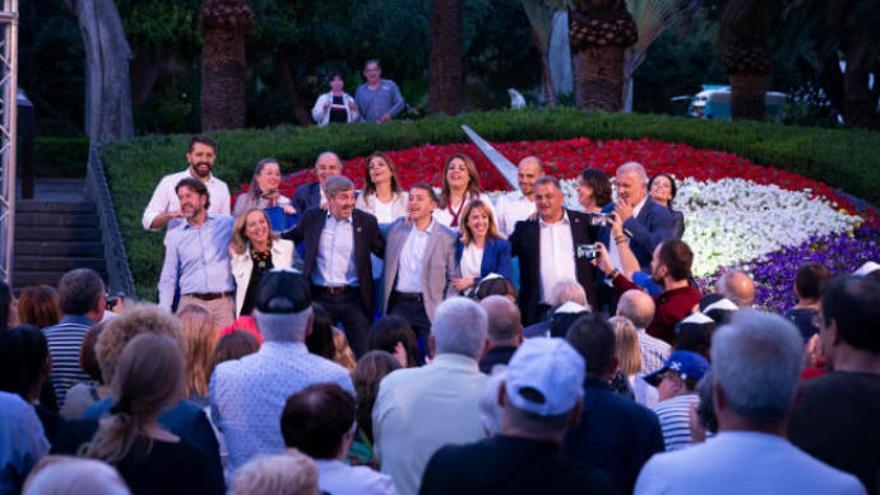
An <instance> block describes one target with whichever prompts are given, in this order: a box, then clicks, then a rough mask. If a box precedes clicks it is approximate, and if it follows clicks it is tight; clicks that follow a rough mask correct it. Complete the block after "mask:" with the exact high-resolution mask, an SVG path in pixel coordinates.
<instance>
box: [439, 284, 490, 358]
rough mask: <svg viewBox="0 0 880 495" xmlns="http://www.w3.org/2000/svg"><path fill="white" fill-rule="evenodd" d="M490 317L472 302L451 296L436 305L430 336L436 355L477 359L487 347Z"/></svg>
mask: <svg viewBox="0 0 880 495" xmlns="http://www.w3.org/2000/svg"><path fill="white" fill-rule="evenodd" d="M488 327H489V317H488V315H486V310H485V309H483V307H482V306H480V305H479V304H477V303H476V302H474V301H473V300H471V299H467V298H464V297H453V298H451V299H447V300H445V301H443V302H442V303H440V305H439V306H437V311H436V312H435V313H434V321H433V323H432V325H431V335H432V336H433V337H434V343H435V344H436V346H437V348H436V353H437V354H446V353H449V354H463V355H465V356H469V357H472V358H474V359H478V358H479V357H480V353H482V352H483V346H484V345H485V344H486V335H487V332H488Z"/></svg>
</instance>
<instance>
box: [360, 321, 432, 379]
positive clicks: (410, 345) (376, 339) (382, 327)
mask: <svg viewBox="0 0 880 495" xmlns="http://www.w3.org/2000/svg"><path fill="white" fill-rule="evenodd" d="M370 350H371V351H375V350H378V351H385V352H387V353H389V354H391V355H392V356H394V359H396V360H397V362H398V363H399V364H400V366H401V367H402V368H415V367H417V366H419V365H420V364H422V363H421V362H420V361H419V344H418V342H416V334H415V332H413V329H412V327H411V326H410V325H409V322H407V321H406V320H405V319H403V318H402V317H400V316H395V315H385V316H383V317H382V318H379V319H378V320H376V322H375V323H373V326H372V327H371V328H370Z"/></svg>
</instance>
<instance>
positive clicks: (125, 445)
mask: <svg viewBox="0 0 880 495" xmlns="http://www.w3.org/2000/svg"><path fill="white" fill-rule="evenodd" d="M105 333H106V332H105ZM184 378H185V363H184V358H183V352H182V351H181V348H180V345H179V344H178V342H177V341H175V340H174V339H173V338H171V337H169V336H167V335H156V334H152V333H144V334H142V335H138V336H137V337H135V338H133V339H132V340H131V341H130V342H129V343H128V344H127V345H126V346H125V349H124V350H123V351H122V355H121V356H120V357H119V362H118V364H117V369H116V373H115V375H114V377H113V381H112V382H111V388H112V394H113V400H114V404H113V407H112V408H111V409H110V416H108V417H106V418H105V419H102V420H101V425H100V427H99V428H98V431H97V433H95V436H94V437H93V438H92V441H91V443H89V444H88V448H87V450H86V456H87V457H92V458H95V459H101V460H104V461H106V462H109V463H116V462H118V461H120V460H121V459H123V458H124V457H125V456H126V455H127V454H128V452H129V451H130V450H131V448H132V446H133V445H134V442H135V440H137V438H138V436H140V435H143V434H144V430H143V428H144V426H145V423H146V422H147V421H149V420H153V419H155V417H156V416H157V415H158V414H159V413H160V412H162V411H163V410H165V409H166V408H168V407H169V406H171V405H172V404H174V403H176V402H177V401H178V400H180V399H181V398H182V397H183V389H184Z"/></svg>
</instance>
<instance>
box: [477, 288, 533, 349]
mask: <svg viewBox="0 0 880 495" xmlns="http://www.w3.org/2000/svg"><path fill="white" fill-rule="evenodd" d="M480 306H482V307H483V309H485V310H486V316H487V317H488V319H489V328H488V336H489V341H491V342H496V343H506V344H510V345H516V344H517V343H518V341H519V337H520V336H521V335H522V329H523V328H522V318H521V316H520V311H519V308H518V307H517V305H516V304H514V303H513V302H511V300H510V299H508V298H506V297H504V296H489V297H487V298H486V299H483V300H482V301H480Z"/></svg>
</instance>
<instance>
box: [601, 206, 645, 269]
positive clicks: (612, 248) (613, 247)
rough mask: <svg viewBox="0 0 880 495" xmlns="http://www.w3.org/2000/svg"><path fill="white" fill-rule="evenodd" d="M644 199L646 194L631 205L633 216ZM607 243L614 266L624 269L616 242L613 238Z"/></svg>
mask: <svg viewBox="0 0 880 495" xmlns="http://www.w3.org/2000/svg"><path fill="white" fill-rule="evenodd" d="M646 201H648V197H647V196H645V197H644V198H642V201H641V202H640V203H639V204H637V205H635V207H633V213H632V217H633V218H637V217H638V216H639V213H640V212H641V211H642V207H643V206H645V202H646ZM608 244H611V245H610V246H608V255H609V256H611V262H612V263H614V268H617V269H618V270H620V271H621V272H622V271H624V270H623V265H622V264H621V263H620V251H619V250H618V249H617V243H616V242H614V239H610V241H609V242H608ZM608 282H610V280H608Z"/></svg>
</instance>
